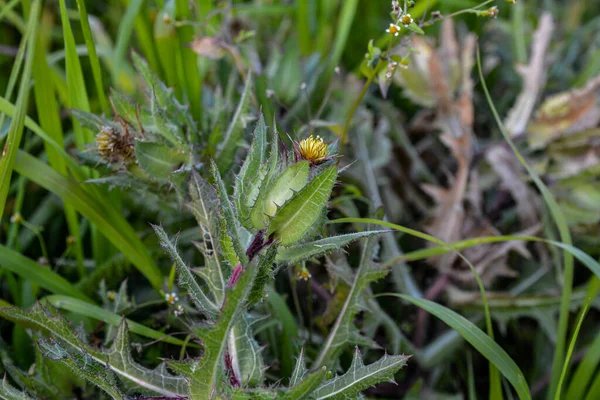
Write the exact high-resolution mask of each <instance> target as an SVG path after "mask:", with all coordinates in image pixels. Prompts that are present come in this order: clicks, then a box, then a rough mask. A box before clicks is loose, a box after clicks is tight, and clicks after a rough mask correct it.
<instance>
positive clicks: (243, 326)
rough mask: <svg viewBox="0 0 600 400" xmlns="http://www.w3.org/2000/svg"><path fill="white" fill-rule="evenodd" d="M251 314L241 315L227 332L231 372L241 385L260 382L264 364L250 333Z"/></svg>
mask: <svg viewBox="0 0 600 400" xmlns="http://www.w3.org/2000/svg"><path fill="white" fill-rule="evenodd" d="M250 318H251V316H249V315H243V316H242V317H241V318H239V319H238V321H237V322H236V323H235V325H233V328H232V329H231V331H230V332H229V341H228V343H227V352H228V354H229V357H230V360H231V365H232V368H233V372H234V374H235V376H236V378H237V379H238V380H239V381H240V383H241V384H242V385H243V386H251V387H252V386H257V385H259V384H261V383H262V380H263V375H264V368H265V364H264V361H263V358H262V355H261V354H260V348H259V346H258V343H256V340H254V335H253V333H252V324H251V321H250Z"/></svg>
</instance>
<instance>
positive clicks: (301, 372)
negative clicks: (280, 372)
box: [290, 348, 308, 387]
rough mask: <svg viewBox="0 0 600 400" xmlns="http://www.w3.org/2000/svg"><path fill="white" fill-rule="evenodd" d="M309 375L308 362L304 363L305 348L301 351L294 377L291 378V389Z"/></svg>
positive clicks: (293, 373)
mask: <svg viewBox="0 0 600 400" xmlns="http://www.w3.org/2000/svg"><path fill="white" fill-rule="evenodd" d="M306 374H308V369H306V361H304V348H302V349H301V350H300V354H299V355H298V358H297V359H296V365H295V366H294V371H292V376H290V387H294V386H296V385H297V384H299V383H300V382H302V380H303V379H304V377H305V376H306Z"/></svg>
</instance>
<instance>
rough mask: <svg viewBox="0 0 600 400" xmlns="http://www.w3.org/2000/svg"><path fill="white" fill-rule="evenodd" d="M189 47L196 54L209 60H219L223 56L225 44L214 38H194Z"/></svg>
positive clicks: (221, 40)
mask: <svg viewBox="0 0 600 400" xmlns="http://www.w3.org/2000/svg"><path fill="white" fill-rule="evenodd" d="M189 46H190V48H191V49H192V50H193V51H194V52H195V53H196V54H199V55H201V56H203V57H207V58H210V59H211V60H219V59H221V58H222V57H223V56H224V55H225V46H226V43H225V42H224V41H223V39H221V38H219V37H216V36H204V37H196V38H194V41H193V42H192V43H190V44H189Z"/></svg>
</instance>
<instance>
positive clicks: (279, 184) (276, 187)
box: [251, 161, 310, 229]
mask: <svg viewBox="0 0 600 400" xmlns="http://www.w3.org/2000/svg"><path fill="white" fill-rule="evenodd" d="M309 170H310V165H309V163H308V161H300V162H298V163H295V164H292V165H290V166H289V167H288V168H286V169H285V170H284V171H283V172H282V173H281V175H279V176H278V177H277V179H275V181H274V182H272V183H270V184H269V186H268V187H267V188H266V189H265V190H262V191H261V192H262V193H263V194H261V195H260V196H259V198H258V199H257V201H256V203H255V204H254V208H253V209H252V215H251V219H252V225H253V226H254V227H255V228H256V229H263V228H264V227H265V226H266V225H267V223H268V222H269V219H270V218H271V217H273V216H274V215H275V214H276V213H277V207H281V206H283V205H284V204H285V202H286V201H288V200H289V199H290V198H291V197H292V196H293V195H294V193H295V192H297V191H299V190H300V189H302V188H303V187H304V185H306V181H307V180H308V174H309Z"/></svg>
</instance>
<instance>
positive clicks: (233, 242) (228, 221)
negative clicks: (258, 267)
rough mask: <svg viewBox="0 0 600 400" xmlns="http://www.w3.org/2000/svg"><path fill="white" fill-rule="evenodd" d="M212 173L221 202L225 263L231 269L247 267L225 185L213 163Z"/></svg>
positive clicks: (246, 258) (222, 242)
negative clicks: (239, 265)
mask: <svg viewBox="0 0 600 400" xmlns="http://www.w3.org/2000/svg"><path fill="white" fill-rule="evenodd" d="M212 173H213V177H214V179H215V183H216V185H217V196H218V197H219V201H220V202H221V209H220V216H221V234H220V235H221V245H222V246H223V247H224V248H222V249H221V250H222V251H223V253H224V255H225V257H226V258H227V261H228V262H229V263H230V265H231V266H232V267H235V266H237V265H238V264H240V263H241V265H243V266H247V265H248V257H247V256H246V251H245V249H244V247H243V246H242V242H241V240H240V236H239V234H238V229H237V227H238V224H237V221H236V218H235V214H234V212H233V207H232V206H231V202H230V201H229V196H228V195H227V189H226V188H225V183H224V182H223V180H222V179H221V174H220V173H219V169H218V168H217V165H216V164H215V163H214V162H213V163H212ZM231 250H233V251H234V253H231ZM234 256H235V257H234Z"/></svg>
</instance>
